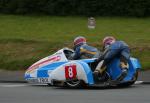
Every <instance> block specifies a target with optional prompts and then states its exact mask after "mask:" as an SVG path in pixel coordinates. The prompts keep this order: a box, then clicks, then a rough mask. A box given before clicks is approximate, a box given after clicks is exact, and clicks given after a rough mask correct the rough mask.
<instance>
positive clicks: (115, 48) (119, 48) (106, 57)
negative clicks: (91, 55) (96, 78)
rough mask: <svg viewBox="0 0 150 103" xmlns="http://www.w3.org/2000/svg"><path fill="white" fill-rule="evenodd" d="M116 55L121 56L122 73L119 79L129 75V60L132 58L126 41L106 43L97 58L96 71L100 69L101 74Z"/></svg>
mask: <svg viewBox="0 0 150 103" xmlns="http://www.w3.org/2000/svg"><path fill="white" fill-rule="evenodd" d="M115 57H119V58H120V61H121V62H120V66H121V68H122V74H121V75H120V76H119V77H118V79H117V80H118V81H121V80H123V79H124V77H125V76H126V75H127V70H128V63H127V62H128V60H129V58H130V49H129V46H128V45H127V44H126V43H125V42H124V41H115V42H114V43H112V44H110V45H105V47H104V52H103V54H102V55H101V56H100V57H99V58H98V59H97V60H96V62H97V63H98V65H97V67H96V69H95V71H99V73H100V74H102V72H103V71H104V70H105V69H106V65H107V64H108V63H110V62H111V61H112V60H113V59H114V58H115Z"/></svg>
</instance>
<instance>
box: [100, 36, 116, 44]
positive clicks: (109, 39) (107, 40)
mask: <svg viewBox="0 0 150 103" xmlns="http://www.w3.org/2000/svg"><path fill="white" fill-rule="evenodd" d="M115 41H116V39H115V38H114V37H113V36H106V37H105V38H104V39H103V45H110V44H112V43H114V42H115Z"/></svg>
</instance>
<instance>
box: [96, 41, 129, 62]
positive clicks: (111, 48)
mask: <svg viewBox="0 0 150 103" xmlns="http://www.w3.org/2000/svg"><path fill="white" fill-rule="evenodd" d="M116 56H119V57H123V58H124V59H126V60H128V59H129V58H130V49H129V46H128V45H127V44H126V43H125V42H124V41H115V42H114V43H113V44H111V45H108V46H105V51H104V53H103V55H102V56H101V57H100V58H99V59H103V60H105V62H109V61H111V60H112V59H113V58H114V57H116Z"/></svg>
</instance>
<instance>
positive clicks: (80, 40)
mask: <svg viewBox="0 0 150 103" xmlns="http://www.w3.org/2000/svg"><path fill="white" fill-rule="evenodd" d="M81 44H86V38H85V37H83V36H78V37H76V38H75V39H74V46H78V45H81Z"/></svg>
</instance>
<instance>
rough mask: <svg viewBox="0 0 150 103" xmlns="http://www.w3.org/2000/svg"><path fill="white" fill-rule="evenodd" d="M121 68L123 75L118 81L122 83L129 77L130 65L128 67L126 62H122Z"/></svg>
mask: <svg viewBox="0 0 150 103" xmlns="http://www.w3.org/2000/svg"><path fill="white" fill-rule="evenodd" d="M120 67H121V70H122V73H121V74H120V76H119V77H118V78H117V81H122V80H123V79H124V78H125V77H126V76H127V73H128V68H129V65H128V63H125V62H122V61H121V62H120Z"/></svg>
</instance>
